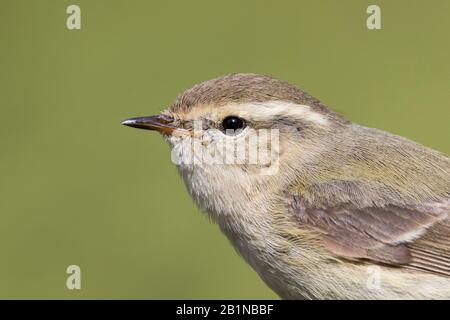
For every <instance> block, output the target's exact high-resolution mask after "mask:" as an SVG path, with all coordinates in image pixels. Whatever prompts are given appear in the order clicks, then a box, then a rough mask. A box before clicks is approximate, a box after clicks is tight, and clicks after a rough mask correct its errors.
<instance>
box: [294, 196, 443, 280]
mask: <svg viewBox="0 0 450 320" xmlns="http://www.w3.org/2000/svg"><path fill="white" fill-rule="evenodd" d="M288 203H289V205H288V206H289V211H290V212H291V213H292V215H293V217H294V219H295V220H296V221H297V222H298V223H299V224H301V225H302V226H308V227H309V228H312V229H314V230H316V231H317V232H319V233H320V234H321V235H322V237H321V239H323V245H324V246H325V247H326V248H327V249H329V250H330V251H331V252H333V253H334V254H335V255H338V256H340V257H343V258H348V259H357V260H370V261H372V262H375V263H380V264H388V265H392V266H402V267H404V268H410V269H416V270H421V271H425V272H430V273H436V274H440V275H445V276H449V277H450V213H449V212H450V199H447V200H445V201H442V202H436V203H430V204H428V205H417V206H399V205H385V206H383V207H375V206H373V207H364V208H358V207H357V206H356V205H354V204H350V203H345V204H341V205H340V206H338V207H335V208H327V209H322V208H314V207H312V206H310V205H308V203H307V202H306V201H304V200H303V199H302V198H301V197H300V196H290V200H289V202H288Z"/></svg>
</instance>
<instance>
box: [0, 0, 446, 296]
mask: <svg viewBox="0 0 450 320" xmlns="http://www.w3.org/2000/svg"><path fill="white" fill-rule="evenodd" d="M0 3H1V7H0V43H1V47H0V64H1V68H0V88H1V89H0V118H1V125H0V147H1V151H0V195H1V198H0V217H1V221H0V253H1V259H0V298H43V299H46V298H63V299H67V298H68V299H71V298H136V299H143V298H145V299H164V298H175V299H177V298H190V299H196V298H206V299H215V298H235V299H241V298H255V299H257V298H276V296H275V295H274V294H273V293H272V292H271V291H270V290H269V289H268V288H267V287H266V286H265V285H264V283H263V282H262V281H261V280H260V279H259V278H258V276H257V275H256V273H255V272H253V271H252V270H251V269H250V267H249V266H247V265H246V264H245V263H244V261H243V260H242V259H241V258H240V257H239V256H238V255H237V254H236V253H235V252H234V250H233V248H232V247H231V246H230V245H229V244H228V242H227V240H226V238H225V237H224V236H222V235H221V233H220V232H219V230H218V228H217V227H216V226H214V225H212V224H210V223H209V221H208V219H207V218H206V217H205V216H204V215H202V214H201V213H200V212H199V210H198V209H197V208H196V207H195V205H194V203H193V202H192V201H191V199H190V197H189V196H188V194H187V192H186V191H185V188H184V185H183V184H182V181H181V180H180V178H179V177H178V174H177V172H176V169H175V167H174V166H173V165H172V164H171V162H170V153H169V149H168V146H167V145H166V144H165V143H164V142H163V141H162V139H161V138H160V137H159V136H158V135H156V134H150V133H149V132H145V131H139V130H132V129H130V128H126V127H123V126H121V125H120V121H121V120H123V119H125V118H128V117H131V116H139V115H150V114H154V113H157V112H159V111H160V110H162V109H163V108H165V107H166V106H168V105H169V104H170V103H171V102H172V101H173V100H174V99H175V97H176V95H177V94H178V93H179V92H180V91H182V90H184V89H186V88H188V87H190V86H191V85H193V84H195V83H197V82H200V81H203V80H206V79H209V78H212V77H215V76H218V75H221V74H225V73H230V72H256V73H264V74H271V75H274V76H276V77H279V78H282V79H285V80H288V81H290V82H292V83H294V84H297V85H299V86H301V87H302V88H304V89H305V90H306V91H308V92H309V93H311V94H312V95H314V96H316V97H318V98H319V99H321V100H322V101H324V102H325V103H326V104H328V105H330V106H332V107H333V108H335V109H337V110H338V111H340V112H341V113H343V114H344V115H346V116H347V117H349V118H350V119H351V120H353V121H355V122H358V123H361V124H364V125H367V126H373V127H378V128H381V129H384V130H388V131H391V132H394V133H397V134H400V135H404V136H406V137H408V138H411V139H413V140H416V141H418V142H420V143H423V144H425V145H427V146H430V147H432V148H435V149H437V150H440V151H442V152H444V153H447V154H449V153H450V141H449V136H450V129H449V117H450V109H449V107H450V104H449V101H450V90H449V84H450V62H449V57H450V41H449V31H450V18H449V12H450V1H444V0H435V1H424V0H423V1H410V0H403V1H399V0H397V1H375V2H374V3H376V4H378V5H379V6H380V7H381V10H382V11H381V12H382V28H383V29H382V30H375V31H370V30H368V29H367V28H366V18H367V14H366V8H367V6H368V5H369V4H372V1H363V0H354V1H332V0H330V1H317V0H310V1H300V0H293V1H271V2H269V1H257V0H252V1H238V0H234V1H222V2H219V1H207V0H205V1H112V0H103V1H101V0H95V1H94V0H91V1H62V0H53V1H47V0H45V1H44V0H41V1H31V0H30V1H23V0H1V2H0ZM70 4H78V5H80V7H81V19H82V22H81V23H82V29H81V30H73V31H70V30H67V28H66V18H67V14H66V8H67V6H68V5H70ZM71 264H76V265H79V266H80V267H81V270H82V289H81V290H72V291H70V290H68V289H67V288H66V286H65V281H66V277H67V275H66V273H65V270H66V267H67V266H68V265H71Z"/></svg>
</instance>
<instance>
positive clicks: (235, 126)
mask: <svg viewBox="0 0 450 320" xmlns="http://www.w3.org/2000/svg"><path fill="white" fill-rule="evenodd" d="M123 124H124V125H127V126H130V127H136V128H141V129H148V130H155V131H158V132H160V133H161V134H162V135H163V137H164V138H165V139H166V140H167V141H168V142H169V144H170V145H171V147H172V160H173V162H174V163H175V164H177V166H178V167H179V169H180V172H181V173H182V175H183V177H184V178H185V180H186V182H187V184H188V187H189V186H190V187H191V188H192V187H193V186H192V184H195V183H196V182H193V180H194V179H196V178H197V179H199V177H198V176H200V177H201V179H200V180H201V182H198V181H197V185H199V184H202V185H203V187H206V186H205V185H206V184H208V185H207V187H209V188H211V187H213V188H216V191H217V192H219V193H220V192H222V191H221V189H220V188H221V187H223V186H228V187H230V186H232V185H233V184H234V185H239V186H241V187H245V188H246V190H248V189H252V190H255V189H257V188H258V186H259V187H260V188H266V187H268V186H267V183H268V179H269V178H268V176H271V177H272V178H273V177H275V179H276V180H280V179H281V180H283V177H285V178H286V179H288V178H290V177H292V175H293V174H294V173H293V170H295V169H296V168H298V167H300V168H302V170H308V165H311V163H313V162H314V161H315V160H316V159H315V158H316V157H318V156H319V154H321V152H322V151H323V150H326V149H329V147H330V143H329V141H331V140H333V135H335V133H336V132H338V130H339V129H340V128H342V127H345V125H346V124H347V121H346V120H345V119H344V118H342V117H341V116H340V115H338V114H336V113H334V112H333V111H331V110H330V109H328V108H327V107H326V106H325V105H323V104H322V103H321V102H319V101H318V100H317V99H315V98H313V97H312V96H310V95H308V94H307V93H305V92H304V91H302V90H300V89H299V88H297V87H295V86H293V85H291V84H289V83H287V82H285V81H281V80H278V79H275V78H272V77H269V76H263V75H257V74H231V75H226V76H222V77H219V78H216V79H212V80H209V81H206V82H203V83H200V84H198V85H195V86H194V87H192V88H191V89H188V90H186V91H185V92H184V93H182V94H181V95H180V96H179V97H178V98H177V99H176V101H175V102H174V103H173V105H172V106H170V107H169V108H167V109H166V110H164V111H163V112H162V113H161V114H159V115H156V116H150V117H139V118H132V119H129V120H125V121H124V122H123ZM196 169H197V170H196ZM193 172H195V174H194V173H193ZM294 175H295V174H294ZM286 179H285V180H286ZM272 180H273V179H272ZM258 181H259V182H260V183H257V182H258ZM280 183H281V181H278V182H276V184H280ZM236 189H239V188H236Z"/></svg>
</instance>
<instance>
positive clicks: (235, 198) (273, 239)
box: [123, 74, 450, 299]
mask: <svg viewBox="0 0 450 320" xmlns="http://www.w3.org/2000/svg"><path fill="white" fill-rule="evenodd" d="M123 124H124V125H127V126H131V127H137V128H142V129H148V130H156V131H158V132H160V133H161V134H162V136H163V137H164V138H165V140H167V142H168V143H169V144H170V146H171V148H172V160H173V161H174V162H175V163H176V165H177V167H178V169H179V172H180V174H181V176H182V178H183V180H184V182H185V184H186V186H187V189H188V191H189V193H190V194H191V196H192V197H193V199H194V200H195V202H196V203H197V204H198V206H199V207H200V208H201V209H202V210H203V211H204V212H206V213H207V214H208V215H209V216H210V217H211V219H212V220H213V221H214V222H216V223H217V224H218V225H219V227H220V229H221V230H222V231H223V233H224V234H225V235H226V236H227V237H228V239H229V240H230V242H231V243H232V244H233V246H234V247H235V248H236V250H237V251H238V253H239V254H240V255H241V256H242V257H243V258H244V259H245V260H246V261H247V262H248V263H249V264H250V265H251V266H252V267H253V268H254V269H255V270H256V272H257V273H258V274H259V275H260V277H261V278H262V279H263V280H264V281H265V282H266V284H267V285H268V286H269V287H270V288H272V289H273V290H274V291H275V292H276V293H277V294H278V295H279V296H280V297H281V298H284V299H450V158H449V157H448V156H446V155H445V154H442V153H440V152H438V151H435V150H432V149H429V148H427V147H424V146H421V145H419V144H417V143H415V142H413V141H410V140H407V139H405V138H402V137H399V136H396V135H393V134H390V133H387V132H384V131H380V130H377V129H372V128H366V127H363V126H360V125H357V124H354V123H352V122H350V121H348V120H347V119H345V118H344V117H343V116H341V115H339V114H338V113H336V112H334V111H332V110H331V109H329V108H328V107H327V106H325V105H324V104H322V103H321V102H320V101H318V100H317V99H315V98H314V97H312V96H310V95H308V94H307V93H305V92H304V91H302V90H300V89H299V88H297V87H295V86H293V85H291V84H289V83H287V82H285V81H281V80H277V79H275V78H272V77H269V76H264V75H257V74H231V75H225V76H222V77H219V78H216V79H212V80H209V81H206V82H203V83H201V84H198V85H195V86H194V87H193V88H191V89H189V90H187V91H185V92H184V93H182V94H181V95H180V96H179V97H178V98H177V100H176V101H175V103H174V104H173V105H172V106H170V107H169V108H167V109H166V110H165V111H163V112H162V113H161V114H160V115H157V116H150V117H140V118H132V119H129V120H125V121H124V122H123ZM267 137H269V138H267ZM230 146H231V147H230ZM230 150H231V151H230ZM262 151H264V152H262ZM268 154H269V155H268ZM261 155H262V156H261ZM211 159H212V160H211ZM238 160H239V161H238Z"/></svg>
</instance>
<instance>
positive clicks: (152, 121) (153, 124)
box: [122, 115, 183, 135]
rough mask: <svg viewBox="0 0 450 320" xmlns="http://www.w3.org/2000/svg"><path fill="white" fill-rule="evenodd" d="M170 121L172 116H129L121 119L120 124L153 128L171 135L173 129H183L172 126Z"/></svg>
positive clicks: (147, 128)
mask: <svg viewBox="0 0 450 320" xmlns="http://www.w3.org/2000/svg"><path fill="white" fill-rule="evenodd" d="M172 123H173V118H171V117H169V116H165V115H157V116H150V117H138V118H130V119H127V120H125V121H122V124H123V125H125V126H128V127H133V128H138V129H146V130H155V131H158V132H160V133H163V134H167V135H172V134H173V133H174V131H180V130H183V129H180V128H178V127H176V126H174V125H173V124H172Z"/></svg>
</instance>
